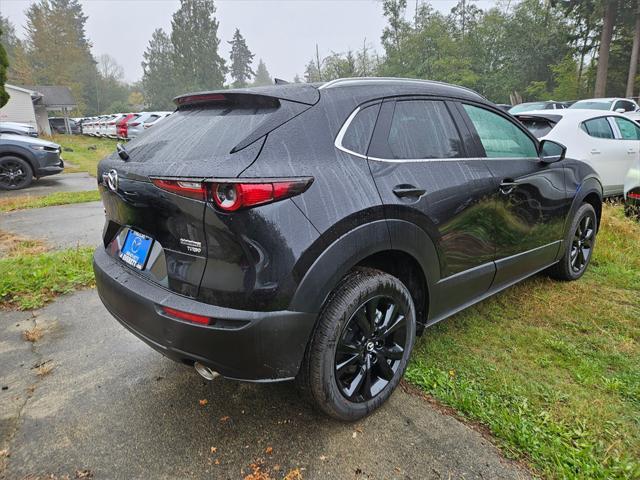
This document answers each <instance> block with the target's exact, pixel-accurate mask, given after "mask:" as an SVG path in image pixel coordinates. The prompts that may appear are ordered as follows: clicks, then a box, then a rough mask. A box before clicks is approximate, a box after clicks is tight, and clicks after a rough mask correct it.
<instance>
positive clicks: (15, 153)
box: [0, 146, 38, 178]
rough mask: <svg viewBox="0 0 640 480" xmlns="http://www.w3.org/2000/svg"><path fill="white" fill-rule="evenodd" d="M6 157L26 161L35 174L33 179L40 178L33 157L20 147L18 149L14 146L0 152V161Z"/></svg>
mask: <svg viewBox="0 0 640 480" xmlns="http://www.w3.org/2000/svg"><path fill="white" fill-rule="evenodd" d="M4 157H18V158H20V159H22V160H24V161H25V162H27V164H28V165H29V167H31V173H32V174H33V177H34V178H36V177H37V176H38V174H37V170H36V167H35V161H34V158H33V156H32V155H31V154H30V153H29V152H27V151H25V150H24V149H22V148H19V147H17V148H16V147H13V146H9V147H8V148H3V149H2V151H0V159H1V158H4Z"/></svg>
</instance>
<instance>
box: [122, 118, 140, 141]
mask: <svg viewBox="0 0 640 480" xmlns="http://www.w3.org/2000/svg"><path fill="white" fill-rule="evenodd" d="M139 116H140V114H139V113H129V114H127V115H125V116H124V117H122V118H121V119H120V120H118V123H116V133H117V135H118V138H121V139H123V140H126V139H127V123H128V122H129V121H130V120H134V119H136V118H137V117H139Z"/></svg>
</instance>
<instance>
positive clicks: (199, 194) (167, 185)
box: [151, 178, 207, 201]
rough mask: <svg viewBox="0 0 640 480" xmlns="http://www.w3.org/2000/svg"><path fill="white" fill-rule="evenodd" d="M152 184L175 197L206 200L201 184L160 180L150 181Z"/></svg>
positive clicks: (202, 184) (203, 187) (205, 192)
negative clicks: (173, 194)
mask: <svg viewBox="0 0 640 480" xmlns="http://www.w3.org/2000/svg"><path fill="white" fill-rule="evenodd" d="M151 181H152V182H153V184H154V185H155V186H156V187H158V188H161V189H162V190H166V191H167V192H171V193H175V194H176V195H182V196H183V197H189V198H194V199H196V200H202V201H204V200H206V198H207V189H206V186H205V184H204V183H202V182H190V181H182V180H160V179H157V178H156V179H152V180H151Z"/></svg>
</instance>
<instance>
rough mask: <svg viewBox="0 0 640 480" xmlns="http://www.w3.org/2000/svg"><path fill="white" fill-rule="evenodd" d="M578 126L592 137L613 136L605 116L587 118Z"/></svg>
mask: <svg viewBox="0 0 640 480" xmlns="http://www.w3.org/2000/svg"><path fill="white" fill-rule="evenodd" d="M580 127H581V128H582V129H583V130H584V131H585V132H587V133H588V134H589V135H591V136H592V137H596V138H613V130H611V125H609V122H608V121H607V119H606V118H605V117H600V118H594V119H591V120H587V121H585V122H582V125H581V126H580Z"/></svg>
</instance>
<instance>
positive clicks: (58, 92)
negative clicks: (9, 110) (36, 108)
mask: <svg viewBox="0 0 640 480" xmlns="http://www.w3.org/2000/svg"><path fill="white" fill-rule="evenodd" d="M23 88H26V89H28V90H31V91H32V92H35V93H37V94H40V95H41V97H42V98H40V99H37V100H35V101H34V103H37V104H38V105H44V106H45V107H71V108H73V107H75V106H76V105H77V104H76V101H75V99H74V98H73V94H72V93H71V89H69V87H63V86H58V85H33V86H25V87H23Z"/></svg>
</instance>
